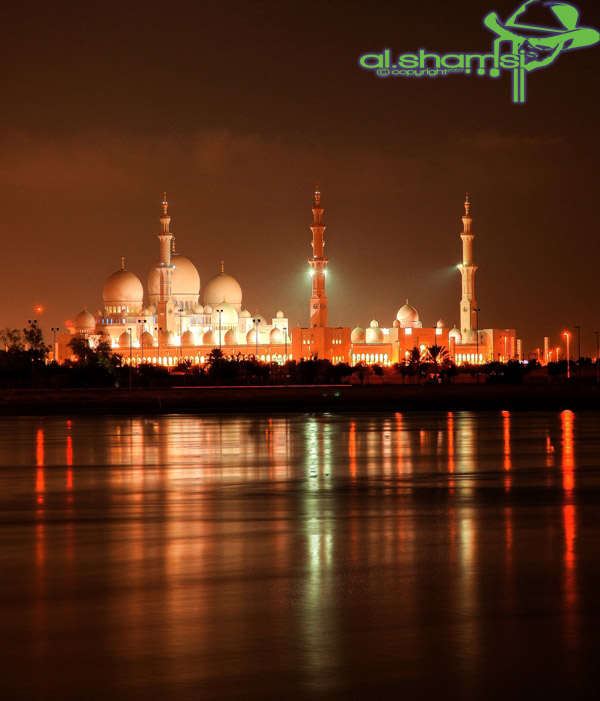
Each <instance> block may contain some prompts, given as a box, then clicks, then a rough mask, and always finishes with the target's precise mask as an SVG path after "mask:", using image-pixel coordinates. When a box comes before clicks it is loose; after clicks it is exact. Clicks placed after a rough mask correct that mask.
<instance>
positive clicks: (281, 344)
mask: <svg viewBox="0 0 600 701" xmlns="http://www.w3.org/2000/svg"><path fill="white" fill-rule="evenodd" d="M312 212H313V223H312V226H311V227H310V228H311V231H312V256H311V257H310V258H309V259H308V264H309V267H310V275H311V282H312V294H311V297H310V303H309V305H310V306H309V316H308V319H309V325H308V326H307V327H301V328H293V329H290V326H289V320H288V318H287V317H286V316H285V315H284V313H283V312H282V311H278V312H277V313H276V314H275V316H274V317H272V318H271V321H270V322H267V319H266V318H265V317H264V316H263V315H261V314H259V313H256V314H251V313H250V312H249V311H248V310H247V309H244V308H243V304H242V287H241V285H240V284H239V282H238V281H237V280H236V279H235V278H234V277H233V276H231V275H230V274H229V273H226V272H225V266H224V264H223V263H222V264H221V271H220V272H219V273H217V274H216V275H215V276H214V277H212V278H211V279H210V280H209V281H208V283H207V284H206V286H205V287H204V296H203V302H204V304H201V303H200V289H201V286H200V275H199V274H198V270H197V269H196V267H195V266H194V264H193V263H192V262H191V261H190V260H189V259H188V258H186V257H185V256H184V255H181V254H180V253H178V252H177V251H176V249H175V238H174V235H173V233H172V232H171V230H170V223H171V217H170V216H169V213H168V202H167V198H166V193H165V196H164V197H163V202H162V215H161V217H160V233H159V234H158V240H159V261H158V263H157V264H156V265H155V266H154V267H153V268H152V269H151V270H150V273H149V276H148V288H147V297H146V299H147V301H148V302H147V304H146V305H145V306H144V287H143V285H142V282H141V281H140V279H139V278H138V277H137V276H136V275H134V274H133V273H132V272H130V271H129V270H127V268H126V267H125V260H124V259H121V267H120V268H119V269H118V270H116V271H115V272H114V273H112V274H111V275H110V276H109V277H108V279H107V280H106V282H105V283H104V288H103V291H102V297H103V303H104V306H103V308H102V309H97V310H96V312H95V313H93V314H92V313H91V312H89V311H87V310H86V309H85V308H84V310H83V311H81V312H80V313H79V314H78V315H77V316H76V317H75V319H74V321H73V322H72V323H71V322H68V328H69V332H70V333H69V334H63V335H62V336H61V337H60V338H59V356H60V357H62V358H65V357H68V356H69V354H70V351H69V349H68V348H67V347H66V345H67V343H68V342H69V340H70V337H71V336H72V335H73V334H79V335H83V336H85V337H86V338H88V339H89V342H90V343H92V344H94V343H97V342H98V341H99V340H102V339H103V340H106V341H108V342H109V343H110V345H111V347H112V348H113V349H114V351H115V352H118V353H119V354H121V355H122V356H123V358H124V361H125V362H126V363H127V362H129V360H130V359H131V362H133V363H135V364H140V363H152V364H160V365H165V366H174V365H177V364H178V363H179V362H180V361H182V360H185V361H189V362H191V363H193V364H203V363H204V362H206V359H207V356H208V354H209V353H210V352H211V351H212V350H213V349H214V348H220V349H221V350H222V351H223V353H224V354H225V355H240V356H242V357H249V356H255V357H257V358H258V359H260V360H261V361H264V362H277V363H283V362H285V361H286V360H287V359H296V360H299V359H302V358H312V357H315V356H317V357H319V358H326V359H328V360H330V361H331V362H333V363H340V362H347V363H351V364H355V363H358V362H365V363H369V364H371V363H379V364H382V365H389V364H391V363H395V362H401V361H402V360H404V359H405V358H406V357H408V355H409V354H410V352H411V350H412V349H413V348H419V349H420V350H421V351H422V353H423V354H425V353H426V351H427V349H428V348H430V347H431V346H432V345H439V346H445V347H446V348H447V349H448V351H449V352H450V355H451V357H452V358H453V359H454V360H455V361H456V362H457V363H483V362H487V361H490V360H492V359H494V360H501V361H505V360H508V359H510V358H515V357H516V354H517V341H516V335H515V331H514V329H477V327H478V317H479V314H478V312H479V309H478V307H477V301H476V298H475V272H476V270H477V265H475V264H474V263H473V239H474V236H475V235H474V233H473V232H472V230H471V224H472V220H473V219H472V217H471V215H470V203H469V197H468V195H467V198H466V201H465V214H464V216H463V217H462V220H463V231H462V233H461V234H460V236H461V239H462V244H463V261H462V263H461V264H460V265H459V266H458V267H459V270H460V273H461V277H462V295H461V301H460V329H459V328H456V327H455V328H453V329H450V330H448V328H447V327H446V324H445V323H444V322H443V321H442V320H441V319H440V320H439V321H438V322H437V323H436V324H435V326H432V327H424V326H423V323H422V322H421V320H420V318H419V313H418V312H417V310H416V309H415V308H414V307H413V306H412V305H411V304H409V302H408V300H406V304H404V305H403V306H402V307H400V309H399V310H398V312H397V314H396V318H395V319H394V320H393V322H392V324H391V326H389V327H386V328H380V326H379V324H378V322H377V321H376V320H372V321H371V322H370V323H369V325H368V326H366V328H364V329H363V328H362V327H360V326H357V327H356V328H355V329H350V327H331V326H328V325H327V324H328V300H327V295H326V291H325V287H326V285H325V283H326V276H327V264H328V258H326V257H325V256H324V246H325V239H324V232H325V226H324V224H323V207H322V206H321V192H320V190H319V187H318V186H317V188H316V190H315V193H314V203H313V208H312Z"/></svg>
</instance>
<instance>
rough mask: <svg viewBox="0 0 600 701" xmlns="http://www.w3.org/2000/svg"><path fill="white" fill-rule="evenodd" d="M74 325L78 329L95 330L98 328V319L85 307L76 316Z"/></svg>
mask: <svg viewBox="0 0 600 701" xmlns="http://www.w3.org/2000/svg"><path fill="white" fill-rule="evenodd" d="M73 326H74V327H75V329H76V330H77V331H93V329H95V328H96V320H95V319H94V317H93V316H92V314H90V312H88V311H87V309H84V310H83V311H82V312H79V314H78V315H77V316H76V317H75V321H74V322H73Z"/></svg>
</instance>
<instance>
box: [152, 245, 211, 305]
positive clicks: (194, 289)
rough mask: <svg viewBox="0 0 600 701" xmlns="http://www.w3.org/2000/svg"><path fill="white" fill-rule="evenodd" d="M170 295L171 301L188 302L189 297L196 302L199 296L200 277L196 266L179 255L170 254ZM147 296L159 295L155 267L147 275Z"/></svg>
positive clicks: (157, 274) (157, 273) (157, 271)
mask: <svg viewBox="0 0 600 701" xmlns="http://www.w3.org/2000/svg"><path fill="white" fill-rule="evenodd" d="M171 265H172V266H173V272H172V273H171V294H172V295H173V299H177V300H179V299H181V300H182V301H184V302H187V301H189V299H188V298H189V297H195V298H196V301H197V300H198V295H199V294H200V275H198V271H197V270H196V266H195V265H194V264H193V263H192V261H191V260H190V259H189V258H186V257H185V256H182V255H180V254H179V253H171ZM148 294H149V295H150V296H151V297H158V296H159V295H160V271H159V269H158V268H157V267H154V268H152V270H151V271H150V274H149V275H148Z"/></svg>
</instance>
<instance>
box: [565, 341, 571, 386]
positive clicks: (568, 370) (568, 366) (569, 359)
mask: <svg viewBox="0 0 600 701" xmlns="http://www.w3.org/2000/svg"><path fill="white" fill-rule="evenodd" d="M563 335H564V336H565V337H566V339H567V379H569V378H570V377H571V354H570V352H569V339H570V337H571V334H570V333H569V332H568V331H565V332H564V334H563Z"/></svg>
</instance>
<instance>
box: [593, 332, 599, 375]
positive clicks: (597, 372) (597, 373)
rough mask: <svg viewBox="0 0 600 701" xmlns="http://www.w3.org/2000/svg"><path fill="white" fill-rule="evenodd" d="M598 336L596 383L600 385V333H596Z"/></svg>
mask: <svg viewBox="0 0 600 701" xmlns="http://www.w3.org/2000/svg"><path fill="white" fill-rule="evenodd" d="M594 336H596V381H597V382H598V383H599V384H600V331H594Z"/></svg>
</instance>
